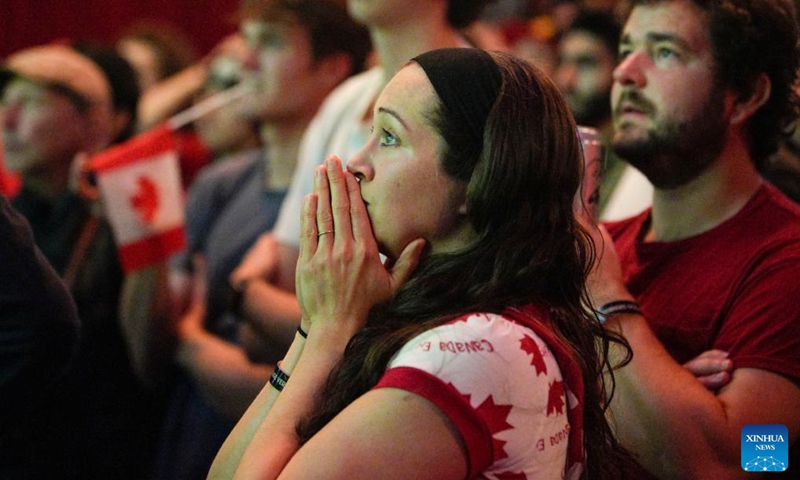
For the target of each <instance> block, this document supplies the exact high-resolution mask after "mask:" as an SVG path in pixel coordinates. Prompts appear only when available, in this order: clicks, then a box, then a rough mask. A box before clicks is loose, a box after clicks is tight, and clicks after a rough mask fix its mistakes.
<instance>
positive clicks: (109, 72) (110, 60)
mask: <svg viewBox="0 0 800 480" xmlns="http://www.w3.org/2000/svg"><path fill="white" fill-rule="evenodd" d="M73 48H74V49H75V50H77V51H78V53H81V54H83V55H85V56H87V57H89V59H91V60H92V61H93V62H94V63H95V64H97V66H98V67H100V69H101V70H103V73H104V74H105V76H106V80H108V84H109V86H110V87H111V107H112V116H111V139H112V140H111V143H114V144H116V143H121V142H124V141H125V140H128V139H130V138H131V137H133V135H134V134H135V133H136V123H137V121H138V116H137V115H138V112H137V109H138V106H139V96H140V93H141V91H140V90H139V84H138V83H137V82H136V73H135V71H134V70H133V67H132V66H131V64H130V63H129V62H128V61H127V60H125V58H124V57H122V55H120V54H119V53H117V51H116V50H114V49H113V48H111V47H108V46H105V45H103V44H97V43H91V42H77V43H75V44H73Z"/></svg>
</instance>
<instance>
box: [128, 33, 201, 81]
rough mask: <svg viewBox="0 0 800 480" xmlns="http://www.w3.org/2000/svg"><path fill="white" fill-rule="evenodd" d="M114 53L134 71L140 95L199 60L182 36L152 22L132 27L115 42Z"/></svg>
mask: <svg viewBox="0 0 800 480" xmlns="http://www.w3.org/2000/svg"><path fill="white" fill-rule="evenodd" d="M117 50H118V51H119V53H120V55H122V56H123V57H124V58H125V60H127V61H128V62H130V64H131V66H133V68H134V70H135V71H136V78H137V81H138V83H139V88H140V89H141V91H142V92H144V91H145V90H147V89H148V88H150V87H151V86H153V85H154V84H155V83H157V82H159V81H160V80H163V79H165V78H167V77H170V76H172V75H174V74H176V73H178V72H180V71H181V70H183V69H184V68H186V67H188V66H189V65H191V64H192V62H194V61H195V60H196V59H197V57H198V54H197V51H196V49H195V48H194V46H193V45H192V42H191V40H190V39H189V37H188V36H187V35H186V34H185V33H183V32H182V31H180V30H179V29H178V28H177V27H175V26H174V25H172V24H168V23H164V22H159V21H155V20H146V21H143V22H140V23H137V24H135V25H133V26H131V27H130V28H129V29H128V30H127V31H126V32H125V33H124V34H123V35H122V36H121V37H120V39H119V40H118V41H117Z"/></svg>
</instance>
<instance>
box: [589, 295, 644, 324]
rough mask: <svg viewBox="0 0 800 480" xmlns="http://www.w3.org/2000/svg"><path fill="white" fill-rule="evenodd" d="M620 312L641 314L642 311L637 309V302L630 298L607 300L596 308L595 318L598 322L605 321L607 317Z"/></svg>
mask: <svg viewBox="0 0 800 480" xmlns="http://www.w3.org/2000/svg"><path fill="white" fill-rule="evenodd" d="M620 313H634V314H636V315H641V314H642V311H641V309H639V304H638V303H636V302H634V301H632V300H615V301H613V302H608V303H606V304H603V305H601V306H599V307H598V308H597V318H598V319H599V320H600V323H605V322H606V320H608V317H611V316H612V315H618V314H620Z"/></svg>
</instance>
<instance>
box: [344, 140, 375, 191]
mask: <svg viewBox="0 0 800 480" xmlns="http://www.w3.org/2000/svg"><path fill="white" fill-rule="evenodd" d="M372 143H373V142H372V140H370V141H369V142H367V144H366V145H364V146H363V147H362V148H361V150H359V151H358V152H356V154H355V155H353V156H352V157H351V158H350V160H348V161H347V171H348V172H350V173H351V174H352V175H353V176H354V177H356V179H357V180H358V181H359V182H362V181H364V180H366V181H370V180H372V179H373V178H374V177H375V169H374V168H372V162H371V161H370V159H371V157H372V152H371V147H370V145H371V144H372Z"/></svg>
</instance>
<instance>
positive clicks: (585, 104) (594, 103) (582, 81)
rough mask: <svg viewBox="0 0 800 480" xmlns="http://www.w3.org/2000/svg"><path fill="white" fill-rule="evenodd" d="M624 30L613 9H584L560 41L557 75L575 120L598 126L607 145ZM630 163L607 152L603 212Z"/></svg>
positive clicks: (556, 79)
mask: <svg viewBox="0 0 800 480" xmlns="http://www.w3.org/2000/svg"><path fill="white" fill-rule="evenodd" d="M620 30H621V29H620V26H619V23H618V22H617V20H616V18H615V17H614V16H613V14H611V13H610V12H607V11H598V10H580V11H579V12H578V14H577V16H576V17H575V19H574V20H573V21H572V23H570V24H569V26H567V27H566V29H565V30H564V31H563V32H562V33H561V36H560V38H559V40H558V45H557V49H558V65H557V66H556V69H555V72H554V74H553V80H555V82H556V84H557V85H558V88H559V89H561V92H562V93H563V94H564V98H565V99H566V100H567V104H568V105H569V108H570V111H571V112H572V115H573V116H574V117H575V121H576V122H577V123H578V125H582V126H586V127H592V128H594V129H596V130H597V131H598V132H599V133H600V137H601V139H602V143H603V145H604V147H607V146H608V142H609V141H610V139H611V134H612V125H611V84H612V83H613V78H612V73H613V71H614V67H615V66H616V64H617V44H618V43H619V34H620ZM626 165H627V164H626V163H625V162H623V161H621V160H620V159H619V158H617V157H616V156H614V155H608V154H607V155H605V159H604V165H603V169H602V171H601V183H600V198H599V213H600V214H601V215H602V214H603V210H604V209H605V207H606V205H607V203H608V200H609V198H610V196H611V195H612V192H614V187H616V184H617V181H618V180H619V178H620V176H621V175H622V171H623V170H624V169H625V166H626ZM648 198H649V196H648ZM645 205H647V203H646V204H645ZM639 211H640V210H636V212H635V213H638V212H639Z"/></svg>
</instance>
